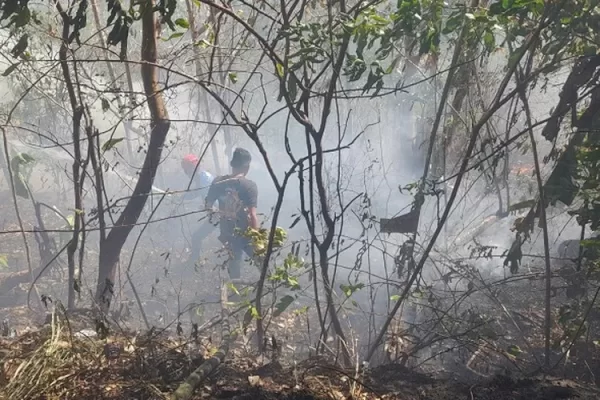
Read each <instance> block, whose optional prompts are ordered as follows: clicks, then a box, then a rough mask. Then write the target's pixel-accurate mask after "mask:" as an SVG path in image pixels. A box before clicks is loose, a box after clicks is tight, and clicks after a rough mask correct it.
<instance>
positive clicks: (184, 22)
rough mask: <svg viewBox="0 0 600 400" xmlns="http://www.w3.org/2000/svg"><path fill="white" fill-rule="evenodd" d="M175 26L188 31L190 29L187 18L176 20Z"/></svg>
mask: <svg viewBox="0 0 600 400" xmlns="http://www.w3.org/2000/svg"><path fill="white" fill-rule="evenodd" d="M175 25H177V26H178V27H180V28H183V29H188V28H189V27H190V23H189V22H188V20H187V19H185V18H177V19H176V20H175Z"/></svg>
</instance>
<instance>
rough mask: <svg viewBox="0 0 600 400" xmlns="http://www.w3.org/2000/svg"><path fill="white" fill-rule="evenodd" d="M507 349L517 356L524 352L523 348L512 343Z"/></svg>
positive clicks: (509, 352)
mask: <svg viewBox="0 0 600 400" xmlns="http://www.w3.org/2000/svg"><path fill="white" fill-rule="evenodd" d="M506 351H507V352H508V354H510V355H512V356H515V357H517V356H518V355H519V354H521V353H523V350H521V348H520V347H519V346H517V345H514V344H513V345H510V346H508V348H507V349H506Z"/></svg>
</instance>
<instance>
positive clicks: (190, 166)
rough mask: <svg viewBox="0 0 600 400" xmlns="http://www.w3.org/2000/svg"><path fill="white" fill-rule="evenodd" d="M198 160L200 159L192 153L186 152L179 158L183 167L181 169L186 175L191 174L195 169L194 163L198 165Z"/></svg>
mask: <svg viewBox="0 0 600 400" xmlns="http://www.w3.org/2000/svg"><path fill="white" fill-rule="evenodd" d="M199 162H200V160H198V157H196V156H195V155H193V154H188V155H187V156H185V157H183V159H182V160H181V168H183V170H184V171H185V173H186V174H187V175H188V176H191V175H192V174H193V173H194V169H196V165H198V163H199Z"/></svg>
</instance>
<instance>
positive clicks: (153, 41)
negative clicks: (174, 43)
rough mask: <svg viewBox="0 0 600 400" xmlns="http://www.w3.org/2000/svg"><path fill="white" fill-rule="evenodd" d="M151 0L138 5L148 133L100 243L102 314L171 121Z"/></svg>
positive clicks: (107, 308)
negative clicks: (134, 176)
mask: <svg viewBox="0 0 600 400" xmlns="http://www.w3.org/2000/svg"><path fill="white" fill-rule="evenodd" d="M154 6H155V1H154V0H146V1H145V2H144V3H143V4H142V10H141V14H142V57H141V58H142V61H143V62H144V63H142V67H141V72H142V79H143V82H144V92H145V94H146V97H147V102H148V109H149V110H150V115H151V128H152V131H151V135H150V143H149V144H148V151H147V153H146V157H145V159H144V165H143V166H142V170H141V171H140V174H139V178H138V181H137V183H136V185H135V188H134V190H133V194H132V196H131V198H130V199H129V201H128V202H127V205H126V206H125V209H124V210H123V212H122V213H121V215H120V216H119V218H118V219H117V221H116V222H115V226H114V228H112V229H111V231H110V233H109V234H108V236H107V237H106V240H105V241H104V242H103V243H101V246H100V257H99V258H100V261H99V264H100V265H99V270H98V282H97V287H96V296H95V297H96V302H97V303H98V306H99V308H100V311H102V312H103V313H106V312H107V311H108V310H109V308H110V303H111V300H112V296H113V287H114V282H115V274H116V269H117V268H116V267H117V262H118V261H119V257H120V254H121V250H122V249H123V245H124V244H125V241H126V240H127V237H128V236H129V233H130V232H131V230H132V229H133V225H134V224H135V223H136V222H137V220H138V218H139V217H140V215H141V213H142V210H143V208H144V205H145V204H146V201H147V199H148V195H149V193H150V192H151V190H152V184H153V183H154V177H155V176H156V171H157V169H158V166H159V164H160V158H161V154H162V149H163V145H164V142H165V139H166V137H167V133H168V132H169V128H170V126H171V123H170V121H169V115H168V113H167V109H166V106H165V102H164V97H163V94H162V92H161V91H160V88H159V86H158V68H157V67H156V65H155V64H156V62H157V58H158V57H157V32H156V26H157V24H156V17H155V13H154Z"/></svg>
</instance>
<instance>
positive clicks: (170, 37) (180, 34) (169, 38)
mask: <svg viewBox="0 0 600 400" xmlns="http://www.w3.org/2000/svg"><path fill="white" fill-rule="evenodd" d="M182 36H183V32H175V33H173V34H172V35H171V36H169V37H168V38H166V39H164V38H163V39H162V40H163V41H165V42H168V41H169V40H172V39H177V38H180V37H182Z"/></svg>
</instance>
